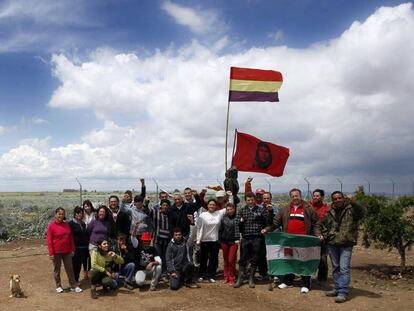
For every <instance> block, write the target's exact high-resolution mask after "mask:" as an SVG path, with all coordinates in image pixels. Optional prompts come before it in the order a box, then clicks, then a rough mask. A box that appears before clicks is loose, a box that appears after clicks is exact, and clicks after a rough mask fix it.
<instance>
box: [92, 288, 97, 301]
mask: <svg viewBox="0 0 414 311" xmlns="http://www.w3.org/2000/svg"><path fill="white" fill-rule="evenodd" d="M91 298H92V299H97V298H98V294H97V293H96V287H95V286H94V287H91Z"/></svg>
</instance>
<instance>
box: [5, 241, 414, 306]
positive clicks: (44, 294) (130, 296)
mask: <svg viewBox="0 0 414 311" xmlns="http://www.w3.org/2000/svg"><path fill="white" fill-rule="evenodd" d="M46 252H47V250H46V247H45V246H44V241H41V240H35V239H33V240H25V241H14V242H11V243H8V244H4V245H1V246H0V310H7V311H9V310H19V311H20V310H59V311H60V310H76V309H78V310H148V311H150V310H157V311H162V310H177V311H178V310H197V311H203V310H214V309H217V310H249V311H255V310H260V311H264V310H273V311H274V310H284V311H287V310H329V309H336V310H374V309H375V310H414V273H413V264H414V258H413V257H414V256H413V255H414V251H410V252H409V254H408V264H409V266H410V268H411V269H410V273H409V276H408V277H407V278H406V277H403V278H399V277H398V275H397V274H396V273H397V272H396V271H397V270H396V268H395V266H396V265H397V264H398V262H399V260H398V256H397V254H396V253H395V252H388V251H387V250H378V249H373V248H370V249H364V248H362V247H360V246H357V247H356V248H355V249H354V253H353V259H352V265H353V269H352V281H351V295H350V297H349V301H347V302H346V303H344V304H340V305H339V304H335V302H334V301H333V298H328V297H325V295H324V292H323V290H321V289H320V288H319V287H318V286H317V285H316V282H314V284H313V285H312V286H313V288H312V290H311V291H310V293H308V294H300V293H299V287H298V286H299V285H297V286H296V287H294V288H290V289H285V290H279V289H277V288H275V289H274V290H273V291H269V290H268V286H267V284H263V283H262V284H260V283H259V284H258V285H256V288H255V289H250V288H248V286H247V285H244V286H243V287H242V288H240V289H234V288H232V287H230V286H228V285H226V284H223V283H222V281H221V280H220V281H218V282H217V283H215V284H208V283H206V284H205V283H202V284H201V288H199V289H188V288H182V289H180V290H178V291H175V292H173V291H171V290H169V289H168V287H167V285H166V284H163V283H161V284H160V286H159V290H158V291H156V292H150V291H148V287H146V288H145V289H144V290H143V291H140V290H138V289H134V290H133V291H128V290H126V289H124V288H121V289H120V290H118V291H116V292H114V293H112V294H111V295H106V296H100V297H99V299H97V300H92V299H91V298H90V291H89V284H88V283H87V282H82V284H81V287H82V288H83V289H84V292H83V293H80V294H75V293H72V292H69V291H66V292H64V293H62V294H57V293H55V286H54V281H53V271H52V264H51V262H50V260H49V259H48V256H47V253H46ZM15 273H18V274H20V275H21V277H22V287H23V290H24V292H25V294H26V295H27V297H26V298H9V294H10V293H9V289H8V286H9V278H10V275H11V274H15ZM62 279H63V286H64V287H65V286H66V287H67V286H68V283H67V279H66V276H65V273H64V271H63V270H62ZM330 281H331V280H330Z"/></svg>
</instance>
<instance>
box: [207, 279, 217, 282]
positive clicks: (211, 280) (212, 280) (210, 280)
mask: <svg viewBox="0 0 414 311" xmlns="http://www.w3.org/2000/svg"><path fill="white" fill-rule="evenodd" d="M208 281H209V282H210V283H216V280H215V279H213V278H211V279H208Z"/></svg>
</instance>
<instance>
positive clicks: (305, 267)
mask: <svg viewBox="0 0 414 311" xmlns="http://www.w3.org/2000/svg"><path fill="white" fill-rule="evenodd" d="M265 240H266V254H267V263H268V267H269V274H271V275H285V274H289V273H293V274H297V275H313V274H314V273H315V272H316V270H317V269H318V266H319V261H320V258H321V247H320V245H321V241H320V239H319V238H317V237H314V236H310V235H301V234H288V233H283V232H271V233H268V234H267V235H266V236H265Z"/></svg>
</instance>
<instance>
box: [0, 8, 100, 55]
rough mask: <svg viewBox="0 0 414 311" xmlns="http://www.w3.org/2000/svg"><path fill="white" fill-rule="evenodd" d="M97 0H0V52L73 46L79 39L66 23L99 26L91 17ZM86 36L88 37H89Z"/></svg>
mask: <svg viewBox="0 0 414 311" xmlns="http://www.w3.org/2000/svg"><path fill="white" fill-rule="evenodd" d="M96 4H99V1H82V0H72V1H66V0H36V1H31V0H6V1H3V2H2V3H0V27H1V29H2V35H1V36H0V53H5V52H17V51H19V52H20V51H24V52H25V53H27V52H28V51H29V50H36V51H43V52H44V51H58V50H62V49H68V50H70V49H73V48H74V46H77V45H79V44H80V43H81V42H82V40H85V39H83V37H81V36H80V35H79V33H77V34H76V33H73V32H69V31H68V29H69V28H70V27H77V29H79V28H89V29H90V28H92V27H99V26H101V24H99V23H97V22H96V21H97V19H94V18H91V17H90V15H91V12H93V11H94V10H93V9H94V7H95V6H96ZM89 40H90V38H89Z"/></svg>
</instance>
